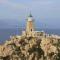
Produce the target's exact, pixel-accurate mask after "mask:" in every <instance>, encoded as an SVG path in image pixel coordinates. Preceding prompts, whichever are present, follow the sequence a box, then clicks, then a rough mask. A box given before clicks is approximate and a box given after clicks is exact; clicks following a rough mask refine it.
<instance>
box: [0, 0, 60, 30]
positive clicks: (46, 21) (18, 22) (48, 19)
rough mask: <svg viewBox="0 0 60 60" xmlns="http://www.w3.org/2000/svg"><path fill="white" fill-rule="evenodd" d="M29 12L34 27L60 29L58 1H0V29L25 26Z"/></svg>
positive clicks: (59, 3)
mask: <svg viewBox="0 0 60 60" xmlns="http://www.w3.org/2000/svg"><path fill="white" fill-rule="evenodd" d="M30 12H31V13H32V15H33V17H34V19H35V25H36V27H39V28H52V29H60V0H0V28H15V27H23V26H25V22H26V18H27V16H28V15H29V13H30Z"/></svg>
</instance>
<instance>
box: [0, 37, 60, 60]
mask: <svg viewBox="0 0 60 60" xmlns="http://www.w3.org/2000/svg"><path fill="white" fill-rule="evenodd" d="M47 47H48V48H47ZM53 49H56V52H57V51H58V49H57V48H56V47H55V46H54V45H52V44H51V42H50V39H49V38H46V37H45V38H37V37H25V36H20V37H19V36H13V37H11V38H10V40H9V41H6V42H5V43H4V44H3V45H0V60H44V59H46V60H47V58H46V57H50V55H49V54H51V53H53V54H52V55H53V56H56V57H57V56H58V59H59V58H60V50H59V52H57V53H56V52H55V51H54V50H53ZM50 50H51V51H50ZM48 52H49V53H48ZM45 53H46V54H47V55H45ZM58 53H59V54H58ZM55 54H56V55H55ZM53 56H52V57H53ZM52 57H51V58H52ZM51 60H52V59H51Z"/></svg>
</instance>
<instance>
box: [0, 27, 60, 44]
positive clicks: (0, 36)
mask: <svg viewBox="0 0 60 60" xmlns="http://www.w3.org/2000/svg"><path fill="white" fill-rule="evenodd" d="M22 30H24V29H21V28H4V29H0V44H1V43H4V42H5V41H6V40H8V39H9V38H10V36H14V35H21V33H22ZM36 30H38V31H41V30H43V31H45V32H46V33H49V34H57V35H60V29H36Z"/></svg>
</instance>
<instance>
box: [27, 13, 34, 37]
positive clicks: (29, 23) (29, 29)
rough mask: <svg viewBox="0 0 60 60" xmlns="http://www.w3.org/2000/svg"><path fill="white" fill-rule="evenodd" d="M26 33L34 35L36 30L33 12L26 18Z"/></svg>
mask: <svg viewBox="0 0 60 60" xmlns="http://www.w3.org/2000/svg"><path fill="white" fill-rule="evenodd" d="M26 21H27V22H26V35H27V36H32V35H33V31H34V19H33V16H32V14H31V13H30V14H29V16H28V18H27V20H26Z"/></svg>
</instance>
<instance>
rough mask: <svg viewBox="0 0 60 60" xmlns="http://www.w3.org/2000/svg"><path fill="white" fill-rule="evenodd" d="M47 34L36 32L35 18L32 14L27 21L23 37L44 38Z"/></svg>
mask: <svg viewBox="0 0 60 60" xmlns="http://www.w3.org/2000/svg"><path fill="white" fill-rule="evenodd" d="M44 34H45V33H44V32H43V31H35V27H34V18H33V16H32V15H31V14H30V15H29V16H28V18H27V20H26V30H25V31H22V35H24V36H25V35H26V36H27V37H30V36H32V37H39V36H43V35H44Z"/></svg>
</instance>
